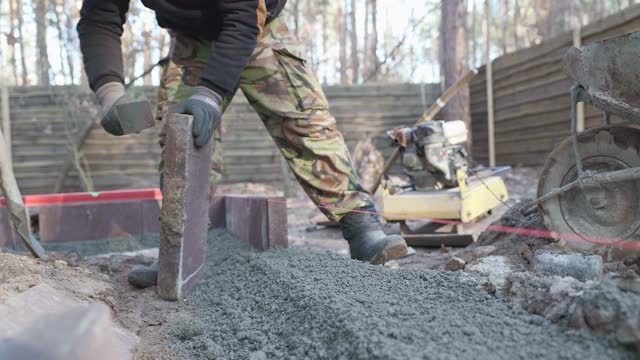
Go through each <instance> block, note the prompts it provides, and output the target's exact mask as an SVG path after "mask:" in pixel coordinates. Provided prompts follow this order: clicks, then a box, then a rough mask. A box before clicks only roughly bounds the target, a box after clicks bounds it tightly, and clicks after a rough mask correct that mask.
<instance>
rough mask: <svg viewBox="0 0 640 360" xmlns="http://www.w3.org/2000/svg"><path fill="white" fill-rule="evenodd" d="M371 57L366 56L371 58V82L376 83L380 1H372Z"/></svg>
mask: <svg viewBox="0 0 640 360" xmlns="http://www.w3.org/2000/svg"><path fill="white" fill-rule="evenodd" d="M370 52H371V55H367V54H365V56H370V59H369V63H370V64H371V68H370V69H371V70H370V71H371V72H372V75H371V76H370V80H372V81H376V78H377V73H378V71H377V69H376V68H377V67H378V0H371V45H370Z"/></svg>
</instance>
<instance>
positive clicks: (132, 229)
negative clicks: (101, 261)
mask: <svg viewBox="0 0 640 360" xmlns="http://www.w3.org/2000/svg"><path fill="white" fill-rule="evenodd" d="M159 213H160V207H159V204H158V201H157V200H152V199H151V200H132V201H106V202H100V203H81V204H61V205H51V206H43V207H41V208H40V209H39V215H38V218H39V232H40V241H41V242H42V243H45V244H46V243H56V242H69V241H83V240H99V239H104V238H112V237H127V236H138V235H142V234H145V233H158V232H159V231H160V225H159V221H158V216H159Z"/></svg>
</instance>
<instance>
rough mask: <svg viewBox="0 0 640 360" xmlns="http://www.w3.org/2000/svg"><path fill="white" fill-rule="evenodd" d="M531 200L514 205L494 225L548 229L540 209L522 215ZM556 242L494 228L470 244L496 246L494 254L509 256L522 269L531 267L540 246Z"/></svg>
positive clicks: (550, 245)
mask: <svg viewBox="0 0 640 360" xmlns="http://www.w3.org/2000/svg"><path fill="white" fill-rule="evenodd" d="M530 202H531V200H524V201H522V202H521V203H519V204H516V205H513V206H512V207H511V209H509V211H507V212H506V213H505V214H504V215H503V216H502V217H501V218H500V219H499V220H497V221H495V222H494V223H492V224H491V225H492V226H505V227H512V228H518V229H530V230H546V229H545V227H544V225H543V224H542V219H541V218H540V214H539V213H538V211H534V212H533V213H530V214H528V215H522V214H521V213H520V211H521V210H522V208H523V207H524V206H526V204H528V203H530ZM555 244H556V242H555V241H554V240H552V239H545V238H539V237H531V236H527V235H521V234H512V233H506V232H500V231H494V230H491V229H489V230H486V231H484V232H483V233H482V234H480V236H479V237H478V241H476V242H475V243H474V244H472V245H470V246H469V247H470V248H474V247H478V246H485V245H491V246H494V247H495V248H496V251H495V252H494V255H503V256H506V257H508V258H509V259H510V260H511V261H512V263H513V264H514V265H516V266H519V267H520V268H521V269H522V270H524V269H529V268H530V266H531V263H532V260H533V254H534V253H535V251H536V250H538V249H540V248H548V247H551V248H554V249H556V250H557V249H558V247H557V246H556V245H555Z"/></svg>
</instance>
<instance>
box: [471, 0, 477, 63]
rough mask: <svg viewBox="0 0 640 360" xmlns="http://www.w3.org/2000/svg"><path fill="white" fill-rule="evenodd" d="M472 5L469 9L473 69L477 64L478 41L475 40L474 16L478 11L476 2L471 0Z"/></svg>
mask: <svg viewBox="0 0 640 360" xmlns="http://www.w3.org/2000/svg"><path fill="white" fill-rule="evenodd" d="M472 2H473V5H472V7H471V66H473V67H475V66H476V64H477V63H478V58H477V51H478V40H477V39H476V26H477V24H476V16H477V14H478V10H477V9H476V1H475V0H472Z"/></svg>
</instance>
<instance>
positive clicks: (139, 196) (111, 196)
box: [0, 188, 162, 208]
mask: <svg viewBox="0 0 640 360" xmlns="http://www.w3.org/2000/svg"><path fill="white" fill-rule="evenodd" d="M128 200H131V201H141V200H162V192H160V189H158V188H152V189H136V190H113V191H101V192H91V193H89V192H78V193H66V194H45V195H27V196H24V197H23V201H24V205H25V206H26V207H31V208H33V207H41V206H48V205H68V204H85V203H98V202H107V201H128ZM0 204H2V206H3V207H4V206H6V201H5V199H4V198H0Z"/></svg>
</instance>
